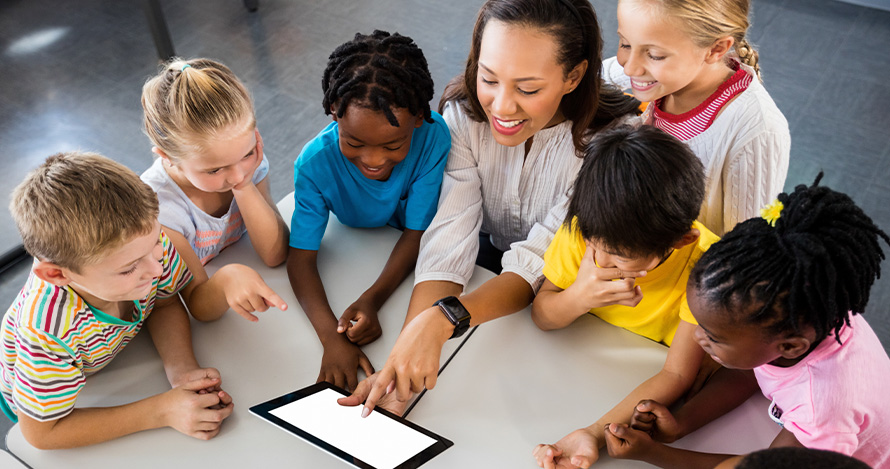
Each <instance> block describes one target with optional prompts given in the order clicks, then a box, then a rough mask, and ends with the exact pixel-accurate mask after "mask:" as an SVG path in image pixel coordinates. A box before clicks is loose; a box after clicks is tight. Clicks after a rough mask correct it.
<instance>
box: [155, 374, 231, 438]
mask: <svg viewBox="0 0 890 469" xmlns="http://www.w3.org/2000/svg"><path fill="white" fill-rule="evenodd" d="M219 385H220V379H219V378H207V377H203V378H199V379H195V380H193V381H190V382H187V383H185V384H183V385H181V386H177V387H175V388H173V389H171V390H169V391H167V392H165V393H164V394H163V397H164V405H163V408H162V409H161V412H162V418H163V419H164V424H165V425H167V426H169V427H173V428H175V429H176V430H177V431H179V432H181V433H184V434H186V435H188V436H191V437H194V438H198V439H201V440H209V439H211V438H213V437H214V436H216V435H217V434H218V433H219V428H220V425H221V424H222V421H223V420H225V419H226V418H227V417H228V416H229V415H231V414H232V409H233V408H234V406H235V405H234V404H233V403H232V399H231V397H230V396H228V394H226V393H225V391H222V390H219V391H217V392H207V390H209V389H215V388H218V387H219Z"/></svg>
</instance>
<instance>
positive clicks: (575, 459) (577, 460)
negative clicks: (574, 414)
mask: <svg viewBox="0 0 890 469" xmlns="http://www.w3.org/2000/svg"><path fill="white" fill-rule="evenodd" d="M532 455H533V456H534V457H535V460H536V461H537V463H538V467H543V468H544V469H551V468H552V469H556V468H572V469H575V468H588V467H590V465H591V464H593V463H595V462H596V461H597V459H599V444H598V443H597V441H596V437H595V436H594V435H593V434H592V433H591V432H589V431H588V430H587V429H586V428H581V429H578V430H575V431H573V432H572V433H569V434H568V435H566V436H565V437H563V438H562V439H561V440H559V441H557V442H556V444H553V445H538V446H536V447H535V450H534V451H533V452H532Z"/></svg>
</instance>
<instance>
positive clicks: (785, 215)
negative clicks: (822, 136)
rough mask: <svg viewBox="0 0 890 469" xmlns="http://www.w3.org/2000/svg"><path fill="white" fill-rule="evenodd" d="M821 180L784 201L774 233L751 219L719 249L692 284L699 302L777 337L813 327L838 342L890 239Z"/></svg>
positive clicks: (707, 258)
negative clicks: (883, 244) (822, 184)
mask: <svg viewBox="0 0 890 469" xmlns="http://www.w3.org/2000/svg"><path fill="white" fill-rule="evenodd" d="M822 176H823V174H822V173H819V176H818V177H816V181H815V182H814V183H813V185H812V186H809V187H807V186H805V185H799V186H797V187H796V188H795V189H794V192H793V193H791V194H786V193H782V194H779V198H778V200H779V202H781V203H782V204H783V208H782V209H781V214H780V217H779V218H778V220H776V221H775V227H773V226H771V224H770V222H768V221H767V220H765V219H764V218H752V219H750V220H747V221H745V222H742V223H740V224H739V225H738V226H736V227H735V228H733V229H732V231H730V232H729V233H727V234H726V236H725V237H724V238H723V239H722V240H721V241H719V242H717V243H715V244H713V245H712V246H711V247H710V249H708V251H707V252H706V253H705V254H704V255H703V256H702V258H701V260H699V262H698V263H697V264H696V266H695V268H694V269H693V270H692V273H691V274H690V277H689V281H690V286H695V288H696V290H697V291H698V295H699V296H700V297H701V298H702V299H704V300H706V301H708V302H709V303H713V304H718V305H720V306H721V307H722V308H723V309H724V310H725V311H729V312H731V314H734V315H742V316H744V315H746V314H747V317H739V318H736V319H740V320H741V321H742V322H744V323H754V324H759V325H764V326H766V328H767V331H768V332H769V333H771V334H773V335H779V334H782V333H787V332H790V331H793V332H797V333H799V332H801V331H802V328H803V327H806V326H810V327H813V328H814V330H815V332H816V337H817V340H819V341H821V340H822V339H823V338H824V337H826V336H828V335H829V334H831V333H833V334H834V336H835V339H837V340H838V342H840V328H841V327H842V326H843V325H844V324H849V323H850V319H849V314H850V313H852V314H861V313H863V312H864V310H865V305H866V304H867V303H868V296H869V291H870V290H871V286H872V284H873V283H874V280H875V278H879V277H880V275H881V261H882V260H883V259H884V252H883V251H882V250H881V246H880V244H879V239H878V238H880V239H883V240H884V242H887V243H890V238H888V237H887V234H886V233H884V232H883V231H882V230H881V229H880V228H878V227H877V226H875V224H874V223H873V222H872V220H871V218H869V217H868V216H867V215H866V214H865V213H864V212H863V211H862V209H860V208H859V207H858V206H856V205H855V204H854V203H853V201H852V200H851V199H850V197H848V196H847V195H846V194H842V193H840V192H836V191H833V190H831V189H829V188H827V187H824V186H819V181H820V180H821V179H822ZM752 310H753V312H750V313H749V311H752Z"/></svg>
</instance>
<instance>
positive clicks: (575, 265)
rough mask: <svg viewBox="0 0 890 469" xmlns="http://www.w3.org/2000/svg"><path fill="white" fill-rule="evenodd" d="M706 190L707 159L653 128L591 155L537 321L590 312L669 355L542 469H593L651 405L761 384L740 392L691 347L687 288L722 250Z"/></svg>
mask: <svg viewBox="0 0 890 469" xmlns="http://www.w3.org/2000/svg"><path fill="white" fill-rule="evenodd" d="M704 186H705V180H704V174H703V169H702V164H701V162H700V161H699V159H698V158H697V157H696V156H695V155H694V154H693V153H692V152H691V151H690V150H689V148H688V147H687V146H686V145H685V144H683V143H682V142H680V141H678V140H677V139H676V138H674V137H672V136H670V135H668V134H666V133H664V132H662V131H661V130H658V129H657V128H655V127H652V126H641V127H637V128H636V129H633V130H630V129H628V128H627V127H624V128H619V129H616V130H614V131H608V132H605V133H603V134H602V135H601V136H599V137H597V138H596V139H595V140H594V142H593V144H592V145H591V146H590V147H589V148H588V149H587V156H586V157H585V159H584V163H583V165H582V167H581V170H580V172H579V173H578V178H577V180H576V181H575V186H574V189H573V192H572V195H571V199H570V201H569V211H568V216H567V218H566V222H565V224H564V225H563V227H562V228H560V230H559V231H558V232H557V234H556V235H555V236H554V238H553V242H552V243H551V244H550V247H549V248H548V249H547V252H546V253H545V255H544V262H545V264H544V275H545V277H546V279H545V281H544V285H543V286H542V287H541V291H540V292H539V293H538V295H537V297H536V298H535V300H534V303H532V319H534V321H535V323H536V324H537V325H538V326H539V327H540V328H542V329H545V330H546V329H555V328H561V327H565V326H568V325H569V324H571V323H572V322H573V321H574V320H575V319H577V318H578V317H579V316H581V315H583V314H586V313H588V312H590V313H593V314H595V315H596V316H599V317H600V318H602V319H603V320H605V321H607V322H609V323H611V324H615V325H617V326H620V327H624V328H625V329H628V330H630V331H631V332H634V333H636V334H639V335H642V336H644V337H647V338H649V339H652V340H655V341H659V342H664V343H665V344H667V345H669V346H670V350H669V351H668V356H667V359H666V360H665V364H664V367H663V368H662V370H661V371H660V372H659V373H658V374H656V375H655V376H653V377H652V378H650V379H649V380H647V381H646V382H644V383H643V384H641V385H640V386H639V387H637V388H636V389H635V390H634V391H632V392H631V393H630V394H629V395H628V396H627V397H625V398H624V400H623V401H622V402H621V403H619V404H618V405H617V406H615V407H614V408H613V409H612V410H610V411H609V412H608V413H607V414H606V415H604V416H602V417H601V418H600V419H599V420H598V421H597V422H595V423H594V424H592V425H590V426H589V427H587V428H582V429H580V430H576V431H575V432H572V433H570V434H569V435H567V436H566V437H564V438H563V439H561V440H560V441H558V442H557V443H556V444H552V445H543V444H542V445H538V446H537V447H536V448H535V450H534V457H535V459H536V460H537V462H538V464H539V465H540V466H541V467H553V466H557V467H587V466H588V465H590V464H592V463H593V462H594V461H596V459H597V458H598V449H599V448H600V447H602V446H604V445H605V439H604V438H605V437H604V434H603V428H604V425H605V424H606V423H608V422H629V421H630V419H631V416H632V413H633V410H632V409H633V405H634V404H636V403H637V402H639V401H640V399H642V398H643V397H650V398H651V397H652V396H659V399H661V400H663V401H665V402H674V401H676V400H677V399H679V398H680V397H682V396H683V395H684V394H685V393H687V391H689V390H691V389H694V385H695V382H696V380H697V379H704V378H705V377H707V378H708V379H711V380H717V381H719V382H721V383H723V382H727V381H729V382H730V384H732V385H733V386H734V387H736V388H738V389H739V390H741V391H744V390H751V391H750V392H753V388H754V386H755V385H754V383H753V379H750V380H749V382H748V383H745V382H742V383H740V384H739V383H736V382H735V380H729V379H728V378H727V377H726V376H725V370H717V371H715V369H717V368H719V367H718V366H716V365H715V364H712V363H710V362H704V363H703V361H702V359H703V357H704V353H703V352H702V350H701V348H700V347H698V345H697V344H696V342H695V340H694V338H693V330H694V329H695V320H694V319H693V317H692V315H691V314H690V312H689V309H688V306H687V301H686V282H687V279H688V277H689V272H690V270H691V268H692V265H694V264H695V262H696V261H698V259H699V258H700V257H701V256H702V253H704V252H705V251H706V250H707V249H708V247H709V246H710V245H711V244H712V243H714V242H716V241H717V240H718V238H717V236H716V235H714V234H713V233H711V232H710V231H709V230H708V229H707V228H706V227H705V226H704V225H702V224H701V223H699V222H697V221H695V219H696V216H697V215H698V209H699V207H700V206H701V200H702V197H703V196H704ZM594 339H595V338H594ZM750 392H748V393H744V392H742V393H741V394H740V395H739V396H738V397H737V398H738V399H747V397H748V396H750Z"/></svg>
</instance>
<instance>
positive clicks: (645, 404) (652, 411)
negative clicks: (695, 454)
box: [630, 399, 680, 443]
mask: <svg viewBox="0 0 890 469" xmlns="http://www.w3.org/2000/svg"><path fill="white" fill-rule="evenodd" d="M630 427H631V428H633V429H635V430H640V431H643V432H646V433H648V434H649V435H650V436H652V438H653V439H654V440H655V441H660V442H662V443H673V442H674V441H677V436H678V435H679V434H680V425H679V423H678V422H677V419H676V418H674V414H672V413H671V411H670V410H668V408H667V407H665V406H664V405H662V404H661V403H659V402H656V401H653V400H650V399H645V400H642V401H640V403H639V404H637V406H636V407H634V414H633V417H631V419H630Z"/></svg>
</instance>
